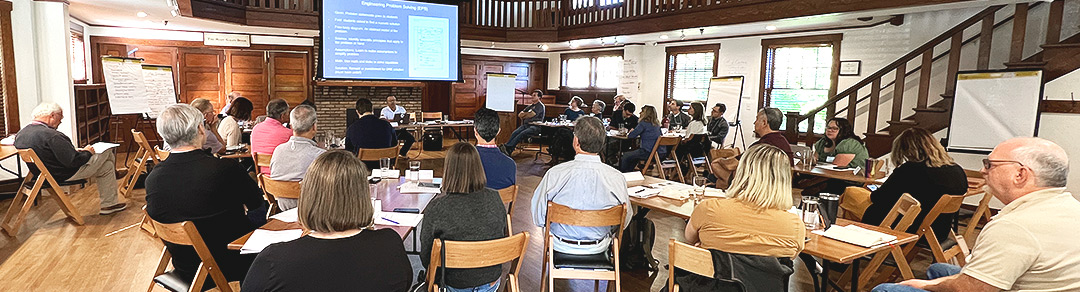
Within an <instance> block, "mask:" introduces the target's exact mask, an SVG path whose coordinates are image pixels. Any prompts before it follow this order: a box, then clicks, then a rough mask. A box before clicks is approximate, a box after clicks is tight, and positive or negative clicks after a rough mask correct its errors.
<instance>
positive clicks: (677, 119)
mask: <svg viewBox="0 0 1080 292" xmlns="http://www.w3.org/2000/svg"><path fill="white" fill-rule="evenodd" d="M682 107H683V102H682V101H681V100H678V99H671V100H669V101H668V104H667V108H668V112H669V114H668V116H667V118H665V119H664V121H665V123H664V128H668V129H671V127H672V126H678V127H679V128H683V129H685V128H686V126H688V125H690V115H688V114H686V112H684V111H683V110H682Z"/></svg>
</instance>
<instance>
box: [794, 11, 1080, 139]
mask: <svg viewBox="0 0 1080 292" xmlns="http://www.w3.org/2000/svg"><path fill="white" fill-rule="evenodd" d="M1064 1H1065V0H1054V1H1053V2H1050V3H1049V4H1047V3H1045V2H1036V3H1034V4H1029V3H1019V4H1015V7H1014V9H1013V11H1012V14H1011V15H1006V16H1005V17H998V14H1007V13H1004V12H1003V10H1005V9H1003V8H1006V7H1007V6H1006V5H996V6H990V7H988V8H986V9H984V10H983V11H981V12H979V13H977V14H975V15H974V16H972V17H970V18H968V19H966V20H964V21H963V22H961V23H960V24H958V25H956V26H955V27H953V28H951V29H949V30H947V31H945V32H944V33H942V34H941V35H938V36H937V37H935V38H933V39H931V40H930V41H928V42H926V43H925V44H923V45H922V46H920V47H918V48H916V49H915V50H912V51H911V52H909V53H907V54H905V55H904V56H902V57H900V58H899V59H897V60H896V61H894V62H892V63H890V64H889V65H887V66H885V67H883V68H882V69H880V70H878V71H877V72H874V73H873V74H870V75H869V76H867V77H866V78H865V79H863V80H861V81H859V82H858V83H856V84H854V85H852V86H851V87H849V88H848V89H846V90H844V91H842V92H840V93H838V94H836V95H835V96H833V97H831V98H829V99H828V100H827V101H826V102H825V103H824V104H823V105H822V106H820V107H817V108H814V109H812V110H810V111H808V112H807V113H805V114H803V113H799V112H788V113H787V129H786V131H785V135H786V136H787V138H788V141H793V142H794V143H798V142H804V143H805V144H807V145H810V144H812V143H813V142H814V141H816V140H817V139H818V138H819V137H820V134H816V133H805V132H800V131H798V125H799V123H802V122H806V123H807V127H806V128H807V129H813V128H814V119H813V118H812V117H813V116H814V115H816V114H818V113H819V112H821V111H826V116H827V117H830V118H831V117H835V116H841V115H842V114H846V116H845V117H846V118H847V119H848V120H851V121H852V122H853V123H854V124H856V125H859V124H863V125H866V129H867V132H866V136H865V137H866V139H865V141H866V145H867V148H868V150H869V152H870V156H872V157H878V156H881V155H884V154H886V153H888V152H889V151H890V149H891V147H892V140H893V138H894V137H896V136H897V135H899V134H900V132H903V131H904V130H906V129H908V128H911V127H919V128H924V129H927V130H930V131H931V132H937V131H940V130H942V129H945V128H947V127H948V126H949V119H950V116H951V110H952V103H953V100H952V98H953V96H954V94H955V92H956V73H957V72H959V71H961V70H989V69H1004V68H1008V69H1042V70H1044V71H1043V77H1044V78H1043V82H1044V83H1045V82H1049V81H1051V80H1054V79H1056V78H1058V77H1061V76H1063V75H1065V74H1068V73H1069V72H1072V71H1073V70H1076V69H1080V34H1078V35H1074V36H1071V37H1069V38H1066V39H1061V27H1062V22H1063V19H1064V17H1063V12H1064V6H1065V5H1064V4H1065V2H1064ZM1069 1H1075V0H1069ZM1047 5H1048V6H1049V7H1045V6H1047ZM1036 8H1038V9H1042V10H1046V12H1045V13H1046V17H1045V18H1043V19H1044V21H1043V22H1044V24H1045V25H1046V41H1045V44H1043V45H1041V46H1040V47H1039V48H1038V49H1039V51H1038V52H1037V53H1035V54H1034V55H1031V56H1029V57H1027V58H1025V57H1024V53H1023V51H1024V45H1025V40H1026V38H1027V37H1028V35H1027V33H1026V32H1027V26H1028V25H1029V24H1030V23H1029V21H1028V20H1029V17H1028V16H1029V15H1030V14H1031V13H1030V12H1031V10H1033V9H1036ZM1072 22H1077V21H1072ZM1009 23H1011V24H1013V25H1012V33H1011V37H1012V39H1011V41H1010V42H1009V45H1008V46H997V47H995V46H993V32H994V31H995V30H996V29H1004V28H1003V26H1005V25H1006V24H1009ZM1039 25H1043V23H1040V24H1039ZM1069 25H1073V26H1075V25H1077V24H1076V23H1069ZM968 30H972V31H975V33H974V34H972V33H970V32H969V33H968V34H967V35H965V31H968ZM973 42H977V43H974V44H973ZM968 44H972V45H971V46H967V45H968ZM935 48H937V49H938V50H937V52H935ZM972 50H974V51H975V52H974V54H976V55H977V59H976V62H975V63H976V65H975V66H974V67H973V68H961V58H962V54H963V53H966V52H969V51H972ZM998 50H1007V51H1008V60H1007V61H1006V62H1003V63H1002V64H1001V65H1000V66H994V67H991V66H990V65H991V53H992V52H995V51H998ZM938 61H940V62H947V63H946V65H945V66H944V67H946V68H947V69H945V71H944V72H945V74H943V75H940V74H939V76H934V74H933V72H932V70H933V66H934V64H935V62H938ZM909 66H910V68H911V69H909ZM913 75H917V77H915V76H913ZM909 77H911V78H909ZM909 82H910V83H909ZM882 84H884V86H882ZM932 85H938V87H943V88H944V90H940V89H938V90H940V91H937V92H931V91H933V90H934V87H932ZM942 85H943V86H942ZM908 90H912V92H913V93H916V94H917V95H916V96H915V98H914V100H915V106H914V107H913V108H911V110H913V111H912V112H908V111H905V108H904V96H905V91H908ZM883 92H885V93H888V94H883ZM931 94H933V95H938V96H940V97H941V99H940V100H937V101H934V102H932V103H931V102H930V96H931ZM889 97H891V100H892V102H888V101H886V100H883V98H889ZM908 99H909V100H910V99H912V98H911V96H910V95H909V96H908ZM935 99H936V98H935ZM890 104H891V105H890ZM887 105H888V108H885V107H886V106H887ZM909 106H910V105H909ZM837 107H841V108H840V109H839V110H838V109H837ZM860 107H861V108H864V112H863V113H860V112H859V110H860ZM883 110H884V111H888V112H889V113H890V116H889V118H888V120H887V121H886V123H887V125H882V126H883V127H879V125H878V119H879V118H878V117H879V114H880V113H881V112H882V111H883ZM905 115H906V116H905ZM857 128H858V127H857Z"/></svg>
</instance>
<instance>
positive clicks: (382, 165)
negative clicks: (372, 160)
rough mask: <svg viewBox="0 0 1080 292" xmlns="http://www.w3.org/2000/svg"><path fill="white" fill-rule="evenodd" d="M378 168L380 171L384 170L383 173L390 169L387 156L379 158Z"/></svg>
mask: <svg viewBox="0 0 1080 292" xmlns="http://www.w3.org/2000/svg"><path fill="white" fill-rule="evenodd" d="M379 169H381V170H382V172H384V173H385V172H387V171H390V158H389V157H383V158H379Z"/></svg>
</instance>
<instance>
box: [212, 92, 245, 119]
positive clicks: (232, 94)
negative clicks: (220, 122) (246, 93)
mask: <svg viewBox="0 0 1080 292" xmlns="http://www.w3.org/2000/svg"><path fill="white" fill-rule="evenodd" d="M237 97H243V95H240V92H239V91H233V92H229V95H226V96H225V104H224V105H222V106H221V113H219V114H218V117H220V118H225V116H227V115H229V107H231V106H232V102H233V101H234V100H236V98H237Z"/></svg>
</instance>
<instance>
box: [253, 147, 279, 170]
mask: <svg viewBox="0 0 1080 292" xmlns="http://www.w3.org/2000/svg"><path fill="white" fill-rule="evenodd" d="M273 156H274V155H273V154H259V153H257V152H251V159H252V160H255V173H256V174H259V173H263V169H270V159H271V158H273Z"/></svg>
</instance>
